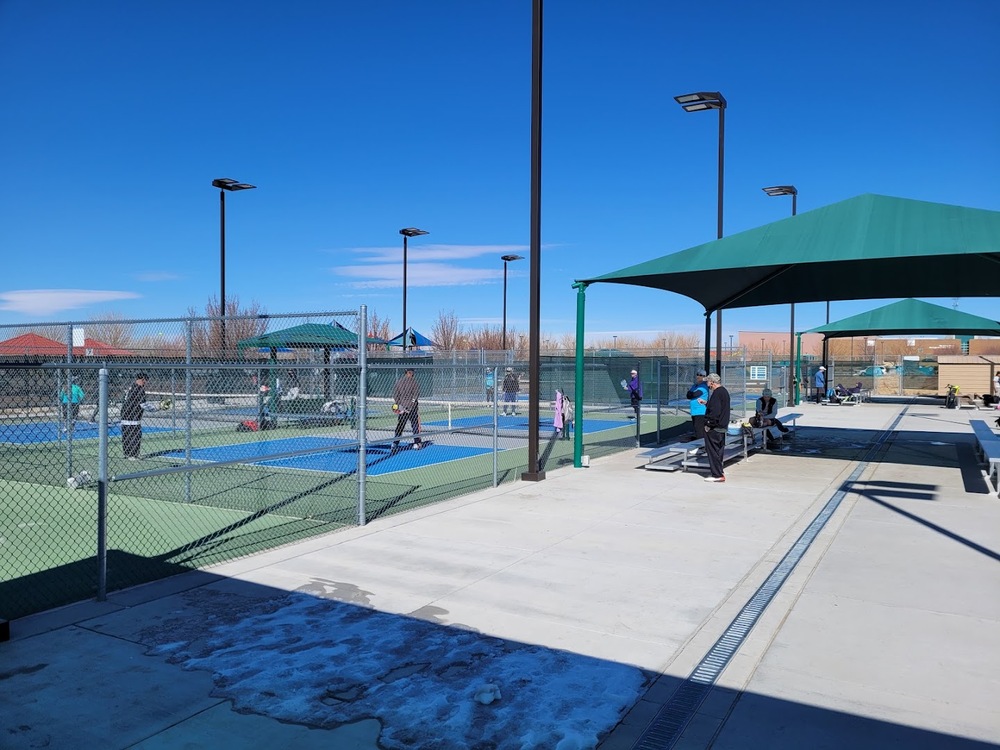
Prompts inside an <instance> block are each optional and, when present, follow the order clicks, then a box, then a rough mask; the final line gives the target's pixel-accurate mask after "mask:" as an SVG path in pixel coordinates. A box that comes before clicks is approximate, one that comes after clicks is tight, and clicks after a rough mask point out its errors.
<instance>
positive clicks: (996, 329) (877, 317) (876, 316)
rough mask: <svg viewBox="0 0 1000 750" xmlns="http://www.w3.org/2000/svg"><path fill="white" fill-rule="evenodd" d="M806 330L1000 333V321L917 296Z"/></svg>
mask: <svg viewBox="0 0 1000 750" xmlns="http://www.w3.org/2000/svg"><path fill="white" fill-rule="evenodd" d="M806 333H822V334H823V335H824V336H826V338H828V339H829V338H837V337H843V336H865V335H869V334H871V335H873V336H898V335H902V334H907V333H936V334H945V335H967V336H1000V322H997V321H995V320H990V319H989V318H981V317H979V316H978V315H970V314H969V313H965V312H961V311H960V310H952V309H950V308H947V307H942V306H941V305H932V304H931V303H929V302H922V301H921V300H917V299H904V300H900V301H899V302H893V303H892V304H891V305H886V306H884V307H878V308H876V309H874V310H869V311H868V312H864V313H861V314H860V315H852V316H851V317H849V318H844V319H843V320H838V321H835V322H833V323H827V324H826V325H822V326H819V327H818V328H811V329H809V330H808V331H806Z"/></svg>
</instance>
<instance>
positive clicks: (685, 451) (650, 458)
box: [639, 440, 705, 471]
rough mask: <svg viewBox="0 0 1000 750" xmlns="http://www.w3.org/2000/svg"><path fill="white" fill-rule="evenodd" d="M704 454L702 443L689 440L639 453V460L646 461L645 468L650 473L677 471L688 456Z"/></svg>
mask: <svg viewBox="0 0 1000 750" xmlns="http://www.w3.org/2000/svg"><path fill="white" fill-rule="evenodd" d="M699 452H701V453H704V452H705V449H704V441H702V440H691V441H689V442H686V443H685V442H680V443H671V444H670V445H664V446H663V447H661V448H653V449H652V450H648V451H644V452H643V453H640V454H639V456H640V457H641V458H645V459H646V467H645V468H647V469H650V470H652V471H677V469H679V468H681V461H682V460H684V459H685V458H688V457H690V456H694V455H697V454H698V453H699Z"/></svg>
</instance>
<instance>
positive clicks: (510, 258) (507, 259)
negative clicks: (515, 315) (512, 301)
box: [500, 255, 524, 351]
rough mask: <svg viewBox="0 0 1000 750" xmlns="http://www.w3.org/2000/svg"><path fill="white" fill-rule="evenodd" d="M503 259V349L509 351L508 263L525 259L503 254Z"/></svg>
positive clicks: (520, 256) (519, 256) (501, 258)
mask: <svg viewBox="0 0 1000 750" xmlns="http://www.w3.org/2000/svg"><path fill="white" fill-rule="evenodd" d="M500 260H502V261H503V333H502V334H500V336H501V338H502V341H503V343H502V344H501V347H500V348H501V349H503V350H504V351H507V264H508V263H512V262H514V261H515V260H524V256H523V255H501V256H500Z"/></svg>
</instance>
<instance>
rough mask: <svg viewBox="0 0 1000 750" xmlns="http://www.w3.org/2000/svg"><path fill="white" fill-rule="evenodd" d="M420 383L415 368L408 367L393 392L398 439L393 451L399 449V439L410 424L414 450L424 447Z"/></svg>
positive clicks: (394, 442) (394, 443) (393, 443)
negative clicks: (415, 375)
mask: <svg viewBox="0 0 1000 750" xmlns="http://www.w3.org/2000/svg"><path fill="white" fill-rule="evenodd" d="M419 401H420V383H418V382H417V379H416V378H415V377H414V373H413V368H412V367H407V368H406V372H404V373H403V377H401V378H400V379H399V380H397V381H396V387H395V388H393V391H392V402H393V410H394V411H395V412H396V439H395V440H393V441H392V449H393V450H398V449H399V438H400V436H401V435H402V434H403V428H404V427H406V423H407V422H409V423H410V426H411V427H412V428H413V450H415V451H418V450H420V449H421V448H423V447H424V443H422V442H420V411H419V409H420V404H419Z"/></svg>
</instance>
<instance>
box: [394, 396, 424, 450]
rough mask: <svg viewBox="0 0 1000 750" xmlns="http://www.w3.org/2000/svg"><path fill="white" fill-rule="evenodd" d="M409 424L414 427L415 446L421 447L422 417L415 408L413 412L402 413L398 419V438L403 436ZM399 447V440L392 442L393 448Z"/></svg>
mask: <svg viewBox="0 0 1000 750" xmlns="http://www.w3.org/2000/svg"><path fill="white" fill-rule="evenodd" d="M407 422H409V423H410V424H411V425H412V426H413V444H414V445H420V437H419V435H420V415H419V414H418V413H417V407H416V406H414V407H413V410H412V411H401V412H400V413H399V416H397V417H396V437H397V438H398V437H400V436H401V435H402V434H403V428H404V427H406V423H407ZM397 445H399V441H398V440H393V441H392V447H393V448H395V447H396V446H397Z"/></svg>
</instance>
